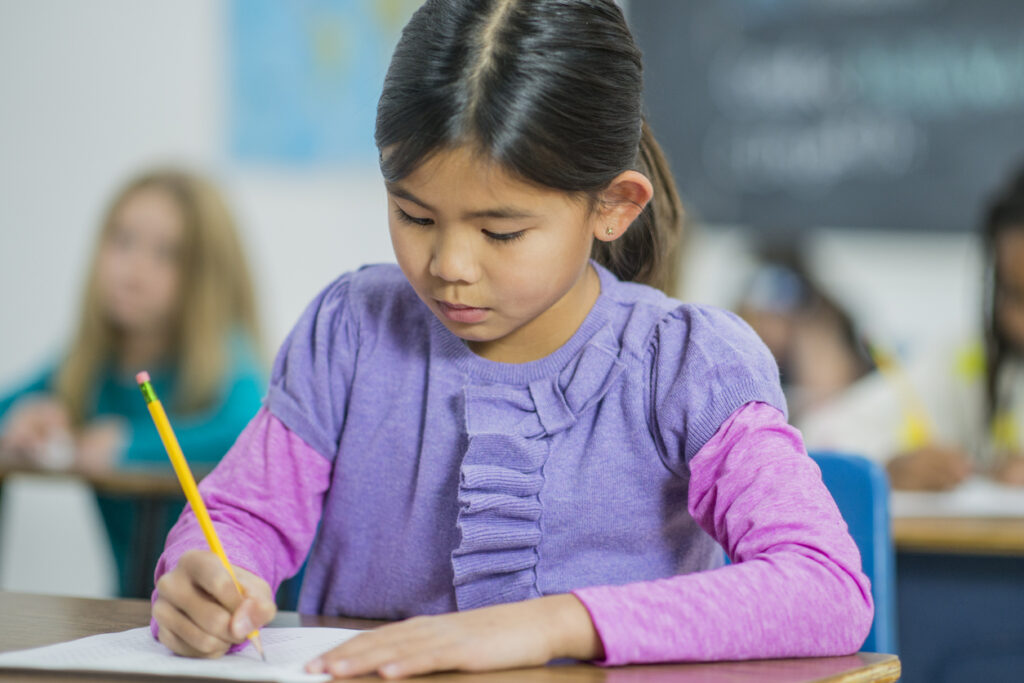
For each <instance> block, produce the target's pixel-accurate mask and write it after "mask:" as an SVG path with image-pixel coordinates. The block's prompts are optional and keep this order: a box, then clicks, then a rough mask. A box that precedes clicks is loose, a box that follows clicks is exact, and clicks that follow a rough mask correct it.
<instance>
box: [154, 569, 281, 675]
mask: <svg viewBox="0 0 1024 683" xmlns="http://www.w3.org/2000/svg"><path fill="white" fill-rule="evenodd" d="M234 570H235V575H236V576H237V577H238V581H239V583H241V584H242V588H244V589H245V597H242V596H241V595H239V594H238V589H237V588H235V584H234V582H233V581H232V580H231V576H230V575H229V574H228V572H227V570H226V569H224V565H222V564H221V563H220V560H219V559H218V558H217V556H216V555H214V554H213V553H212V552H209V551H204V550H190V551H189V552H187V553H185V554H184V555H182V556H181V559H180V560H178V566H177V567H175V568H174V569H173V570H172V571H169V572H167V573H166V574H164V575H163V576H161V577H160V580H159V581H157V583H156V590H157V599H156V602H154V603H153V618H154V619H156V622H157V625H158V626H159V634H158V639H159V640H160V642H161V643H163V644H164V645H166V646H167V647H168V648H170V649H171V650H173V651H174V652H176V653H178V654H179V655H185V656H186V657H220V656H221V655H223V654H224V653H225V652H227V651H228V649H229V648H230V647H231V646H233V645H235V644H237V643H241V642H243V641H244V640H245V639H246V637H247V636H248V635H249V633H250V632H251V631H252V630H253V629H257V628H261V627H262V626H263V625H265V624H266V623H267V622H269V621H270V620H271V619H273V618H274V615H275V614H276V613H277V607H276V606H275V605H274V596H273V593H272V591H271V590H270V585H269V584H267V582H266V581H264V580H263V579H261V578H260V577H258V576H256V575H255V574H253V573H252V572H249V571H246V570H245V569H242V568H241V567H234Z"/></svg>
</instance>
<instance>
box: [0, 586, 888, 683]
mask: <svg viewBox="0 0 1024 683" xmlns="http://www.w3.org/2000/svg"><path fill="white" fill-rule="evenodd" d="M148 623H149V603H148V602H147V601H144V600H90V599H84V598H66V597H57V596H48V595H29V594H21V593H9V592H3V591H0V652H6V651H9V650H20V649H24V648H29V647H38V646H41V645H49V644H52V643H58V642H62V641H65V640H72V639H74V638H82V637H85V636H90V635H95V634H97V633H106V632H110V631H119V630H124V629H128V628H135V627H138V626H145V625H146V624H148ZM273 625H274V626H339V627H344V628H371V627H372V626H374V625H375V623H374V622H367V621H355V620H351V619H336V618H331V617H307V616H302V615H298V614H295V613H294V612H285V613H282V614H280V615H279V616H278V618H277V619H276V620H275V621H274V622H273ZM899 675H900V662H899V659H897V658H896V657H895V656H893V655H882V654H867V653H861V654H856V655H850V656H847V657H822V658H817V659H788V660H763V661H754V662H721V663H716V664H675V665H659V666H642V667H623V668H617V669H601V668H599V667H596V666H592V665H589V664H574V665H566V666H552V667H545V668H540V669H522V670H516V671H503V672H496V673H492V674H439V675H435V676H432V677H430V678H429V680H431V681H453V682H455V681H460V682H462V681H494V682H495V683H513V682H515V683H549V682H552V681H557V682H569V683H591V682H596V681H601V682H604V683H668V682H669V681H672V682H675V681H680V682H681V683H686V681H692V682H694V683H697V682H699V683H745V682H747V681H749V682H751V683H754V682H755V681H756V682H757V683H783V682H786V683H793V682H808V683H809V682H811V681H821V682H825V681H828V682H829V683H866V682H868V681H878V682H880V683H882V682H889V681H895V680H896V679H897V678H899ZM100 678H102V679H103V680H109V679H115V677H112V676H103V677H96V676H85V675H74V674H64V673H58V672H53V673H49V672H47V673H32V674H28V673H25V672H21V671H19V672H4V671H0V682H3V681H29V682H31V683H50V682H53V681H74V680H98V679H100ZM116 680H130V678H129V677H116Z"/></svg>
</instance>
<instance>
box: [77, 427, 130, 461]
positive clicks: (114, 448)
mask: <svg viewBox="0 0 1024 683" xmlns="http://www.w3.org/2000/svg"><path fill="white" fill-rule="evenodd" d="M127 438H128V436H127V430H126V429H125V426H124V422H123V420H120V419H118V418H101V419H98V420H94V421H93V422H90V423H89V424H87V425H86V426H85V428H84V429H82V431H81V432H80V433H79V434H78V438H77V439H76V443H75V446H76V448H75V466H76V467H77V468H78V469H79V470H81V471H82V472H85V473H87V474H95V473H102V472H109V471H110V470H112V469H113V468H114V464H115V463H116V462H117V458H118V455H119V454H120V453H121V449H123V448H124V445H125V442H126V441H127Z"/></svg>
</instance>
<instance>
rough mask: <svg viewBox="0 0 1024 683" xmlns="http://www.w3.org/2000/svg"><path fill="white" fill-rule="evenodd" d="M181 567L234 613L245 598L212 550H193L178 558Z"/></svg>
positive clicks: (196, 582) (197, 584) (199, 586)
mask: <svg viewBox="0 0 1024 683" xmlns="http://www.w3.org/2000/svg"><path fill="white" fill-rule="evenodd" d="M178 567H180V568H181V569H182V570H183V571H184V572H185V573H186V574H187V575H188V576H189V578H190V579H191V580H192V582H193V583H195V585H196V586H197V587H198V588H201V589H202V590H204V591H206V593H207V594H208V595H209V596H210V597H211V598H213V599H214V600H216V601H217V602H219V603H220V604H221V605H223V606H224V607H225V609H227V610H228V611H229V612H232V613H234V611H235V610H236V609H238V607H239V606H240V605H241V604H242V601H243V600H244V599H245V598H244V597H243V596H242V594H241V593H239V592H238V588H237V587H236V586H235V582H234V581H233V580H232V579H231V574H229V573H228V570H227V569H225V568H224V565H223V564H221V561H220V560H219V559H218V558H217V556H216V555H214V554H213V553H212V552H206V551H202V550H191V551H189V552H187V553H185V554H184V555H182V556H181V559H180V560H178Z"/></svg>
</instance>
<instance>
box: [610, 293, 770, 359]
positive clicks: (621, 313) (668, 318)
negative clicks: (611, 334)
mask: <svg viewBox="0 0 1024 683" xmlns="http://www.w3.org/2000/svg"><path fill="white" fill-rule="evenodd" d="M606 296H607V298H608V299H609V300H610V301H611V302H612V304H613V309H615V312H614V313H613V315H614V316H615V317H618V318H619V319H620V321H621V323H622V326H623V330H622V345H623V350H624V351H626V352H627V353H630V354H631V355H634V356H636V357H638V358H646V359H648V360H650V359H651V357H652V356H658V355H663V354H669V355H677V356H679V357H680V358H681V359H682V358H683V357H684V356H686V357H689V360H690V361H706V360H713V359H716V358H717V359H719V360H724V359H725V358H726V357H730V356H737V355H738V356H742V357H745V358H747V359H749V360H750V362H752V363H754V364H756V365H769V366H771V367H773V368H774V366H775V363H774V360H773V359H772V358H771V353H770V352H769V351H768V349H767V347H766V346H765V345H764V343H763V342H762V341H761V338H760V337H758V335H757V333H756V332H754V330H753V329H752V328H751V327H750V326H749V325H748V324H747V323H746V322H744V321H743V319H742V318H740V317H739V316H738V315H736V314H735V313H733V312H732V311H727V310H725V309H722V308H718V307H716V306H711V305H706V304H696V303H688V302H684V301H680V300H679V299H674V298H672V297H669V296H667V295H666V294H664V293H663V292H661V291H660V290H657V289H654V288H653V287H648V286H646V285H640V284H636V283H632V282H619V281H615V282H614V283H611V286H610V287H608V288H607V289H606Z"/></svg>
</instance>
